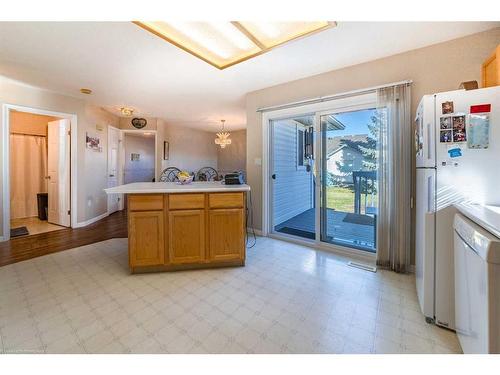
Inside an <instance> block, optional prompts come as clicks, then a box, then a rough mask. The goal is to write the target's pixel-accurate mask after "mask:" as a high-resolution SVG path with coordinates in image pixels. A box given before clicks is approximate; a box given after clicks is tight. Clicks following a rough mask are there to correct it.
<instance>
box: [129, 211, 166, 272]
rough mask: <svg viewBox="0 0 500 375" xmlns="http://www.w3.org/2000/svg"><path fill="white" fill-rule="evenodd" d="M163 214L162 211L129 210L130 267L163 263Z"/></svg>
mask: <svg viewBox="0 0 500 375" xmlns="http://www.w3.org/2000/svg"><path fill="white" fill-rule="evenodd" d="M163 215H164V214H163V211H147V212H129V263H130V266H131V267H136V266H154V265H162V264H163V263H164V261H165V245H164V244H165V242H164V230H165V227H164V225H165V224H164V216H163Z"/></svg>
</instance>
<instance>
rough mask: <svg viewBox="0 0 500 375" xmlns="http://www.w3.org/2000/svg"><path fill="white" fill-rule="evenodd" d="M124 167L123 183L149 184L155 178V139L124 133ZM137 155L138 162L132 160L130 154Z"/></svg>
mask: <svg viewBox="0 0 500 375" xmlns="http://www.w3.org/2000/svg"><path fill="white" fill-rule="evenodd" d="M123 143H124V144H125V163H124V164H125V167H124V176H123V183H124V184H128V183H131V182H151V181H152V180H153V178H154V176H155V147H156V145H155V139H154V137H153V136H151V135H150V136H142V135H134V134H130V133H125V136H124V137H123ZM133 153H134V154H139V160H132V157H131V156H132V154H133Z"/></svg>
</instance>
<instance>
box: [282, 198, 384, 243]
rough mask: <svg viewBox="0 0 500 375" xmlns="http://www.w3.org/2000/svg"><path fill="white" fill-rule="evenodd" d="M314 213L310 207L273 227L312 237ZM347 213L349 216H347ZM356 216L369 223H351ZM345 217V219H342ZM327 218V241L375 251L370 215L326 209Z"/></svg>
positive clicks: (373, 227) (289, 232)
mask: <svg viewBox="0 0 500 375" xmlns="http://www.w3.org/2000/svg"><path fill="white" fill-rule="evenodd" d="M314 215H315V210H314V208H311V209H309V210H307V211H304V212H302V213H301V214H299V215H297V216H294V217H292V218H291V219H288V220H286V221H284V222H282V223H280V224H278V225H276V226H275V228H274V229H275V230H276V231H277V232H281V233H287V234H294V235H298V236H301V237H305V238H314V233H315V218H314ZM348 215H350V216H349V217H347V216H348ZM356 216H359V218H358V219H359V221H360V222H367V223H368V222H371V224H356V223H353V222H352V219H353V218H354V219H356ZM346 218H347V220H346V221H344V220H345V219H346ZM327 220H328V225H327V236H328V238H327V240H328V242H331V243H335V244H339V245H344V246H352V247H356V248H360V249H363V250H367V251H370V252H375V242H376V240H375V238H376V236H375V225H374V223H373V220H371V217H368V216H367V215H357V214H352V213H351V214H349V213H348V212H342V211H335V210H332V209H327Z"/></svg>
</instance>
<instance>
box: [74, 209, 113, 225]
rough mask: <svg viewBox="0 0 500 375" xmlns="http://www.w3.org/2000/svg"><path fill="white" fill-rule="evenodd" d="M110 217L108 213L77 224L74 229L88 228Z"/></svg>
mask: <svg viewBox="0 0 500 375" xmlns="http://www.w3.org/2000/svg"><path fill="white" fill-rule="evenodd" d="M107 216H109V214H108V213H107V212H105V213H103V214H102V215H99V216H96V217H93V218H92V219H89V220H87V221H81V222H79V223H76V226H74V227H73V228H82V227H86V226H87V225H90V224H93V223H95V222H96V221H99V220H101V219H104V218H105V217H107Z"/></svg>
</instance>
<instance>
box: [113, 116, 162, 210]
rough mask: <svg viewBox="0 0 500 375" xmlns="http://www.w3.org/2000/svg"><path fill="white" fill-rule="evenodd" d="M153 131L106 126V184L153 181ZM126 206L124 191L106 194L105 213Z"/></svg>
mask: <svg viewBox="0 0 500 375" xmlns="http://www.w3.org/2000/svg"><path fill="white" fill-rule="evenodd" d="M156 143H157V139H156V131H154V130H149V131H143V130H123V129H118V128H115V127H113V126H111V125H109V126H108V187H114V186H118V185H121V184H130V183H135V182H154V181H155V179H156V174H157V170H156V165H157V163H156V162H157V159H158V153H157V150H158V147H157V145H156ZM126 206H127V201H126V199H124V197H123V194H109V195H108V214H109V215H110V214H112V213H114V212H116V211H121V210H123V209H125V208H126Z"/></svg>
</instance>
